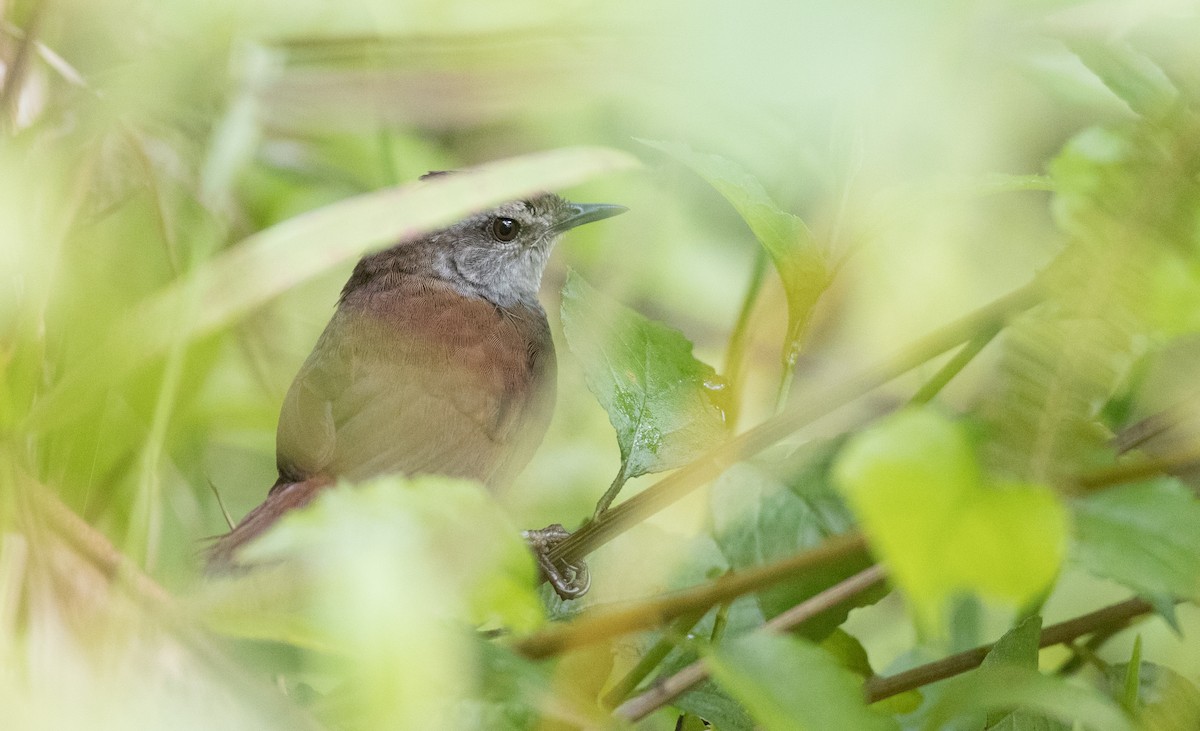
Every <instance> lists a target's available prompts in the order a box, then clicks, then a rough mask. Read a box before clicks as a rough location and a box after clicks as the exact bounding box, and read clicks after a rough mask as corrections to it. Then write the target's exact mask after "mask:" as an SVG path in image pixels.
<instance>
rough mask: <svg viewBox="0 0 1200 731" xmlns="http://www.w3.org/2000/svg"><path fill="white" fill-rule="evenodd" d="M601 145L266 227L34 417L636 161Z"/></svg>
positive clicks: (394, 191) (116, 343)
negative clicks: (180, 348) (280, 301)
mask: <svg viewBox="0 0 1200 731" xmlns="http://www.w3.org/2000/svg"><path fill="white" fill-rule="evenodd" d="M635 164H636V163H635V161H634V160H633V159H632V158H631V157H629V156H628V155H626V154H624V153H622V152H618V151H616V150H610V149H606V148H598V147H590V148H589V147H572V148H563V149H559V150H551V151H549V152H541V153H532V154H529V155H523V156H521V157H514V158H509V159H505V160H500V161H497V162H492V163H487V164H484V165H480V166H478V167H476V168H473V169H470V170H464V171H462V173H461V174H457V175H444V176H438V177H435V178H432V179H430V180H425V181H419V182H414V183H410V184H407V185H402V186H399V187H396V188H387V189H384V190H379V191H375V192H372V193H366V194H363V195H359V196H354V197H352V198H348V199H346V200H344V201H340V202H338V203H334V204H332V205H329V206H326V207H324V208H321V209H318V210H315V211H312V212H309V213H306V214H302V215H300V216H297V217H295V218H293V219H290V220H288V221H284V222H283V223H280V224H277V225H275V226H272V227H271V228H269V229H266V230H265V231H260V232H258V233H256V234H254V235H253V236H250V237H249V238H247V239H245V240H244V241H242V242H240V243H238V244H236V245H235V246H233V247H231V248H229V249H228V250H227V251H225V252H224V253H222V254H221V255H220V256H218V257H217V258H215V259H213V260H212V261H210V262H208V263H206V264H204V265H202V266H200V267H198V268H196V269H195V270H194V271H193V272H192V273H191V274H190V275H188V276H187V277H185V278H184V279H182V280H179V281H178V282H176V283H175V284H173V285H171V286H169V287H168V288H167V289H166V290H165V291H163V292H161V293H160V294H159V295H157V296H155V297H153V298H151V299H150V300H149V301H147V302H145V303H143V305H142V306H140V307H138V308H136V309H135V310H134V311H133V312H131V313H129V315H128V316H127V317H126V318H125V321H124V322H123V323H122V324H121V325H120V326H119V327H118V328H117V329H116V331H115V332H113V333H112V334H111V337H110V338H109V339H108V341H107V343H106V347H104V348H103V349H102V350H101V352H100V353H98V354H97V355H96V358H97V360H99V361H100V363H99V364H100V365H104V366H107V367H104V368H97V369H95V370H93V371H87V372H81V371H76V372H74V373H71V374H68V376H67V377H66V378H65V379H64V380H63V381H61V382H60V383H59V384H58V385H57V387H56V388H55V389H54V390H53V391H52V392H50V393H49V394H47V395H46V396H45V397H43V398H42V399H41V400H40V402H39V404H38V406H37V409H36V411H35V414H34V416H33V420H34V423H37V424H39V425H41V426H45V425H46V423H47V421H49V422H50V423H53V422H54V420H70V419H71V418H72V417H73V415H74V413H75V410H74V409H73V408H72V404H73V402H74V401H75V400H76V399H77V398H78V397H79V396H80V394H81V393H86V392H87V391H88V390H89V389H91V388H96V387H98V385H99V384H97V383H94V382H92V381H90V380H89V379H90V378H95V377H97V376H99V377H100V378H101V379H104V380H105V382H108V380H109V379H114V378H117V377H120V376H123V375H127V374H128V372H129V370H130V369H131V368H133V367H134V366H136V365H138V364H141V363H144V362H145V361H147V360H149V359H151V358H153V357H155V356H158V355H161V354H162V353H164V352H166V351H167V350H168V348H169V347H170V346H171V344H172V343H174V342H177V341H178V340H179V339H180V338H181V337H187V338H198V337H201V336H203V335H205V334H208V333H211V332H212V331H214V330H217V329H220V328H223V327H227V326H228V325H230V324H232V323H233V322H234V321H236V320H237V319H238V318H240V317H243V316H245V315H246V314H247V313H249V312H251V311H252V310H253V309H254V308H256V307H259V306H261V305H263V304H264V303H266V302H267V301H269V300H271V299H272V298H274V297H276V296H278V295H279V294H281V293H283V292H284V291H286V290H288V289H290V288H292V287H295V286H296V285H298V284H300V283H302V282H305V281H307V280H309V279H311V278H313V277H315V276H317V275H318V274H320V273H322V272H324V271H327V270H328V269H330V268H332V267H334V266H337V265H338V264H340V263H342V262H345V261H349V260H351V259H353V258H355V257H357V256H360V255H362V254H363V253H365V252H367V251H369V250H371V249H374V248H380V247H383V246H387V245H390V244H393V243H395V242H397V241H400V240H403V239H405V238H407V237H411V236H417V235H420V234H421V233H423V232H426V231H430V230H433V229H436V228H438V227H439V226H444V225H446V224H447V223H450V222H452V221H454V220H456V219H458V218H460V217H461V216H463V215H464V214H466V213H469V212H470V211H473V210H476V209H479V208H482V207H485V206H489V205H494V204H496V203H499V202H502V201H505V200H509V199H512V198H516V197H519V196H521V195H525V194H528V193H530V192H532V191H538V190H550V189H557V188H562V187H565V186H569V185H574V184H578V183H581V182H583V181H585V180H588V179H590V178H592V177H595V176H597V175H600V174H602V173H607V172H612V171H615V170H622V169H628V168H630V167H632V166H633V165H635Z"/></svg>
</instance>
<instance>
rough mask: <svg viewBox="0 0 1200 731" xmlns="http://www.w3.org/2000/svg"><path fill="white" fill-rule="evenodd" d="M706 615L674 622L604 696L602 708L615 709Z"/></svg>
mask: <svg viewBox="0 0 1200 731" xmlns="http://www.w3.org/2000/svg"><path fill="white" fill-rule="evenodd" d="M707 613H708V612H707V610H698V611H695V612H692V613H691V614H685V615H683V616H682V617H680V618H679V619H677V620H675V623H674V624H672V625H671V627H670V629H668V630H667V631H666V632H664V633H663V636H662V637H660V638H659V639H658V642H655V643H654V645H652V646H651V647H650V649H649V650H647V651H646V654H645V655H642V659H640V660H638V662H637V665H634V666H633V669H632V670H630V671H629V672H628V673H626V674H625V677H623V678H621V679H620V680H618V681H617V682H616V684H615V685H613V687H612V689H611V690H609V691H608V693H606V694H605V695H604V699H603V701H602V702H603V704H604V706H605V707H606V708H615V707H616V706H617V705H619V704H620V703H621V701H623V700H625V698H626V697H628V696H629V694H630V693H632V692H633V689H634V688H636V687H638V686H639V685H641V682H642V681H643V680H645V679H646V678H647V676H649V675H650V673H652V672H654V669H655V668H656V667H658V665H659V663H661V662H662V661H663V660H665V659H666V657H667V655H670V654H671V650H674V649H675V648H676V646H678V645H679V643H680V641H681V640H683V639H686V637H687V633H688V632H689V631H691V629H692V627H695V626H696V623H697V622H699V621H700V620H701V619H702V618H703V617H704V615H705V614H707Z"/></svg>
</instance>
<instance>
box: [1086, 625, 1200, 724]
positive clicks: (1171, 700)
mask: <svg viewBox="0 0 1200 731" xmlns="http://www.w3.org/2000/svg"><path fill="white" fill-rule="evenodd" d="M1139 639H1140V638H1139ZM1137 649H1140V648H1139V647H1138V646H1135V650H1137ZM1107 679H1108V685H1109V688H1110V689H1111V692H1112V694H1113V695H1114V696H1117V697H1119V698H1120V699H1121V703H1122V706H1124V707H1125V708H1126V709H1129V711H1130V713H1135V714H1136V715H1135V717H1136V718H1137V719H1138V720H1139V722H1140V724H1141V726H1140V727H1141V728H1143V729H1148V730H1150V731H1192V729H1195V728H1197V727H1200V689H1197V688H1196V685H1195V683H1193V682H1192V681H1191V680H1189V679H1187V678H1186V677H1184V676H1182V675H1180V674H1179V673H1177V672H1175V671H1174V670H1172V669H1170V668H1168V667H1165V666H1163V665H1157V664H1155V663H1151V662H1139V653H1137V652H1135V653H1134V656H1133V657H1132V658H1130V662H1128V663H1122V664H1119V665H1113V666H1111V667H1110V668H1109V669H1108V678H1107Z"/></svg>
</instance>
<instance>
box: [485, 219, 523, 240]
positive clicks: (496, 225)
mask: <svg viewBox="0 0 1200 731" xmlns="http://www.w3.org/2000/svg"><path fill="white" fill-rule="evenodd" d="M520 230H521V224H519V223H517V222H516V221H514V220H512V219H511V218H497V219H495V220H493V221H492V236H495V237H496V240H497V241H512V240H513V239H515V238H517V232H518V231H520Z"/></svg>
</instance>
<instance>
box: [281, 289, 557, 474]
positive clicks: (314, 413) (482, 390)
mask: <svg viewBox="0 0 1200 731" xmlns="http://www.w3.org/2000/svg"><path fill="white" fill-rule="evenodd" d="M406 294H409V295H410V297H409V298H408V299H407V301H404V300H400V299H398V298H396V297H393V298H381V297H376V298H374V300H372V301H371V303H369V304H368V305H364V304H363V303H358V304H359V305H360V306H358V307H349V308H348V307H345V306H343V307H341V308H339V311H338V313H337V314H335V316H334V318H333V320H332V321H331V322H330V324H329V326H328V327H327V328H326V330H325V333H323V334H322V336H321V340H320V341H319V342H318V344H317V347H316V348H315V349H314V351H313V354H312V355H311V356H310V357H309V359H308V361H306V362H305V364H304V367H303V368H302V369H301V371H300V373H299V374H298V375H297V377H296V381H295V382H294V383H293V384H292V388H291V389H290V390H289V392H288V396H287V398H286V399H285V402H284V406H283V410H282V412H281V414H280V420H279V432H278V460H279V467H280V474H281V476H282V477H284V478H285V479H287V480H300V479H305V478H308V477H311V476H313V475H318V474H326V475H331V476H336V477H345V478H348V479H362V478H365V477H370V476H373V475H376V474H380V473H385V472H404V473H408V474H414V473H426V472H431V473H437V474H447V475H455V476H463V477H473V478H477V479H480V480H484V481H489V480H490V479H491V478H492V477H493V474H494V473H496V472H497V470H498V469H500V468H501V466H502V465H503V466H504V467H505V468H506V469H505V472H511V471H512V470H511V464H510V463H511V462H512V459H511V453H512V452H513V450H514V448H516V449H517V450H518V451H520V452H522V457H523V459H522V464H521V466H524V461H527V460H528V457H529V454H531V451H532V450H529V449H527V448H526V447H525V443H526V442H528V441H531V440H530V439H528V438H526V436H527V433H528V431H529V430H530V429H536V431H537V434H536V438H535V439H533V440H532V441H534V443H535V444H536V441H538V440H540V438H541V434H542V433H543V432H544V430H545V419H543V418H542V417H541V415H540V414H539V416H538V418H537V419H536V421H537V422H538V423H537V424H530V423H528V421H529V420H528V419H527V418H525V417H527V416H528V414H527V413H526V412H527V411H528V408H527V407H528V406H529V404H530V402H531V396H532V395H533V394H534V392H535V391H536V390H538V388H539V386H540V383H538V381H540V380H544V379H543V376H544V374H543V373H540V372H537V366H538V362H539V361H538V360H537V359H536V358H531V357H530V352H531V349H532V350H538V351H540V350H542V349H544V348H546V347H548V334H546V335H545V338H546V342H545V343H541V342H539V343H538V344H537V345H536V347H531V345H530V342H529V335H528V333H526V332H524V331H522V330H520V329H518V328H514V327H512V326H511V325H512V323H511V322H508V321H507V320H506V319H505V318H504V317H502V316H501V315H499V314H497V312H496V311H495V308H493V307H492V306H491V305H490V304H488V303H485V302H481V301H478V302H470V303H463V302H462V301H461V300H462V298H461V296H458V295H453V294H448V293H446V292H444V291H441V290H436V289H435V290H433V291H430V290H429V289H423V290H421V291H420V292H418V293H417V294H419V295H420V296H419V297H413V296H411V295H413V294H414V293H413V292H408V293H406ZM351 304H354V303H351ZM542 327H543V328H544V321H543V323H542ZM538 337H539V338H541V337H542V333H541V331H540V330H539V331H538ZM518 432H520V434H519V433H518ZM506 476H507V475H506Z"/></svg>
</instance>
